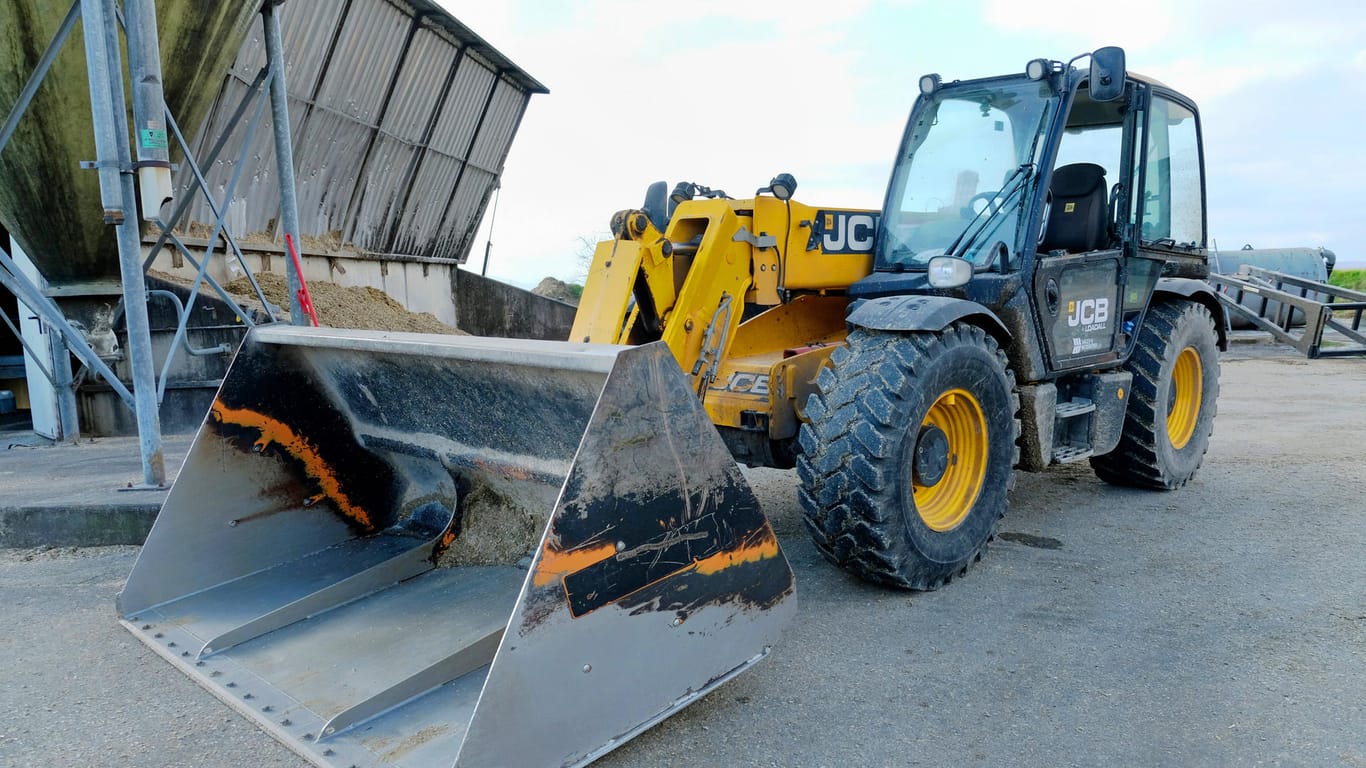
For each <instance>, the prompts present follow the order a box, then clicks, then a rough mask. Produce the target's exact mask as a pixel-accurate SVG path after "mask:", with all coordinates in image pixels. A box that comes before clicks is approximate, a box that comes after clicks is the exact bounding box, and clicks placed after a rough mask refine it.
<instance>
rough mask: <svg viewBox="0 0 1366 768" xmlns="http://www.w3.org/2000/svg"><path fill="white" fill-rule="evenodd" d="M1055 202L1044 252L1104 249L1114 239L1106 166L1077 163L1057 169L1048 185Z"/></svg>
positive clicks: (1051, 208)
mask: <svg viewBox="0 0 1366 768" xmlns="http://www.w3.org/2000/svg"><path fill="white" fill-rule="evenodd" d="M1048 188H1049V191H1051V192H1052V193H1053V202H1052V204H1051V205H1050V207H1049V211H1048V223H1047V228H1046V229H1045V230H1044V237H1043V241H1042V242H1041V243H1040V244H1039V252H1040V253H1048V252H1050V251H1067V252H1068V253H1086V252H1087V251H1098V250H1100V249H1101V248H1104V247H1105V246H1106V245H1107V244H1108V243H1109V240H1110V232H1109V227H1108V226H1107V224H1108V221H1107V219H1108V217H1109V208H1108V206H1107V205H1106V191H1105V169H1104V168H1102V167H1100V166H1099V165H1096V164H1095V163H1073V164H1071V165H1064V166H1061V167H1059V168H1056V169H1054V170H1053V181H1052V182H1051V183H1050V184H1049V185H1048Z"/></svg>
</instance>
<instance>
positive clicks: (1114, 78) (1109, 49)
mask: <svg viewBox="0 0 1366 768" xmlns="http://www.w3.org/2000/svg"><path fill="white" fill-rule="evenodd" d="M1126 74H1127V72H1126V71H1125V69H1124V49H1123V48H1119V47H1116V46H1113V45H1111V46H1106V47H1105V48H1098V49H1096V50H1095V51H1094V52H1093V53H1092V54H1091V76H1090V79H1089V80H1088V87H1089V88H1090V94H1091V100H1092V101H1114V100H1115V99H1118V98H1119V97H1121V96H1123V95H1124V78H1125V75H1126Z"/></svg>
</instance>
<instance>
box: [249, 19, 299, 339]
mask: <svg viewBox="0 0 1366 768" xmlns="http://www.w3.org/2000/svg"><path fill="white" fill-rule="evenodd" d="M261 23H262V25H263V26H264V27H265V38H266V66H267V67H269V68H270V72H271V78H270V116H271V122H272V123H273V124H274V128H275V163H276V165H277V166H278V167H279V174H280V225H281V227H282V229H283V230H284V231H283V232H281V233H280V234H281V235H282V237H281V238H280V239H281V240H282V241H283V240H284V237H283V235H288V236H290V237H292V238H293V239H294V242H296V243H297V242H300V240H299V201H298V197H297V192H296V188H295V185H294V141H293V138H292V137H291V136H290V133H289V93H288V91H287V90H286V88H285V48H284V41H283V38H282V36H281V34H280V18H279V16H277V15H276V14H275V3H274V2H272V0H266V3H265V5H263V6H262V8H261ZM285 272H286V274H288V276H289V322H290V323H291V324H292V325H308V318H307V317H306V316H305V315H304V310H303V306H302V305H301V304H300V301H299V290H300V288H301V287H302V283H301V282H300V275H299V272H298V270H296V269H295V268H294V265H293V263H291V261H290V260H289V259H288V258H286V259H285Z"/></svg>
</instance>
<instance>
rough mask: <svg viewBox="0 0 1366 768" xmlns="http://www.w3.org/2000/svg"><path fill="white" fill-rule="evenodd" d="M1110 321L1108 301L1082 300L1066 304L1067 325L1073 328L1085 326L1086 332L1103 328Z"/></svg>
mask: <svg viewBox="0 0 1366 768" xmlns="http://www.w3.org/2000/svg"><path fill="white" fill-rule="evenodd" d="M1109 319H1110V300H1109V299H1103V298H1102V299H1082V300H1081V301H1069V302H1067V324H1068V325H1069V326H1071V327H1073V328H1076V327H1077V326H1082V325H1084V326H1087V330H1097V329H1099V328H1101V327H1104V325H1105V323H1106V321H1108V320H1109Z"/></svg>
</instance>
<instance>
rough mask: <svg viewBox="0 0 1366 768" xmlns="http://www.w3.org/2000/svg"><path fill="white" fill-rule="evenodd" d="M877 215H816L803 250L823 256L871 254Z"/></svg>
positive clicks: (844, 213)
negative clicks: (823, 254)
mask: <svg viewBox="0 0 1366 768" xmlns="http://www.w3.org/2000/svg"><path fill="white" fill-rule="evenodd" d="M879 217H880V214H877V213H869V212H866V211H825V210H821V211H816V216H815V218H814V219H812V221H811V237H810V239H808V240H807V241H806V250H808V251H814V250H816V249H817V248H819V249H821V250H822V251H824V252H825V253H872V252H873V244H874V243H875V242H876V241H877V224H878V218H879Z"/></svg>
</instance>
